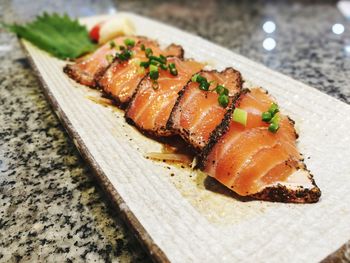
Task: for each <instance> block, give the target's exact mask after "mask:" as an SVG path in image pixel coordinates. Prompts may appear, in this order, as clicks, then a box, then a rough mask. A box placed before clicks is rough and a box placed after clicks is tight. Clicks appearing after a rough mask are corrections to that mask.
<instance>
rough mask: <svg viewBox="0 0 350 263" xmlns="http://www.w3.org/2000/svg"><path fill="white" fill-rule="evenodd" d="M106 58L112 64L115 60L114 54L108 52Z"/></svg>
mask: <svg viewBox="0 0 350 263" xmlns="http://www.w3.org/2000/svg"><path fill="white" fill-rule="evenodd" d="M106 60H107V62H108V63H109V64H111V63H112V62H113V60H114V56H113V55H112V54H107V55H106Z"/></svg>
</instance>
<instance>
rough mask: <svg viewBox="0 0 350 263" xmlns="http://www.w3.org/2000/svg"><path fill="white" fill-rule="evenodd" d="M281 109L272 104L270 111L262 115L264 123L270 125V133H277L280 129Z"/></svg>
mask: <svg viewBox="0 0 350 263" xmlns="http://www.w3.org/2000/svg"><path fill="white" fill-rule="evenodd" d="M278 112H279V108H278V105H277V104H276V103H274V102H273V103H272V104H271V106H270V108H269V109H268V111H265V112H263V113H262V114H261V119H262V120H263V121H264V122H267V123H269V124H270V125H269V128H268V129H269V131H270V132H273V133H275V132H277V130H278V129H279V122H280V117H279V116H278V114H277V113H278Z"/></svg>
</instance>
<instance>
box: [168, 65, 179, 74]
mask: <svg viewBox="0 0 350 263" xmlns="http://www.w3.org/2000/svg"><path fill="white" fill-rule="evenodd" d="M169 71H170V74H171V75H173V76H177V74H178V72H177V69H176V66H175V63H170V64H169Z"/></svg>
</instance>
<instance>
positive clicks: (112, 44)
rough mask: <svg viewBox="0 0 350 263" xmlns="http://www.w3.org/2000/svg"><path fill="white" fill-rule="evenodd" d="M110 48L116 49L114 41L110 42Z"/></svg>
mask: <svg viewBox="0 0 350 263" xmlns="http://www.w3.org/2000/svg"><path fill="white" fill-rule="evenodd" d="M109 46H110V48H115V46H116V44H115V42H114V41H113V40H112V41H111V42H109Z"/></svg>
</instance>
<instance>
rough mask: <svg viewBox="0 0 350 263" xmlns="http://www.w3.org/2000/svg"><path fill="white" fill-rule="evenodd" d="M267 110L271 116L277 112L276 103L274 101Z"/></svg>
mask: <svg viewBox="0 0 350 263" xmlns="http://www.w3.org/2000/svg"><path fill="white" fill-rule="evenodd" d="M269 112H270V113H271V115H272V116H274V115H275V114H276V113H277V112H279V109H278V105H277V104H276V103H272V104H271V106H270V108H269Z"/></svg>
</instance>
